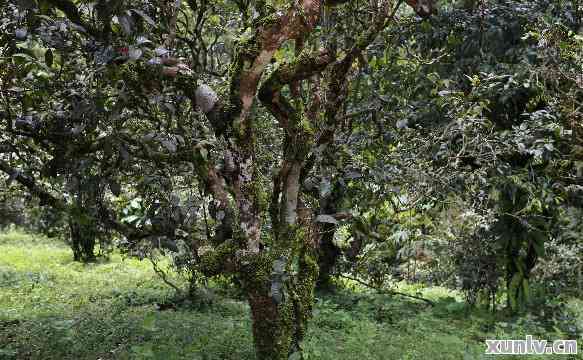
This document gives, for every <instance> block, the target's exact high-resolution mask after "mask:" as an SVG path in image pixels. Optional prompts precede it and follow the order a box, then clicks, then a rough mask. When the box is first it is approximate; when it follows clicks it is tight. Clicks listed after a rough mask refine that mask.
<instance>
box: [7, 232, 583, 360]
mask: <svg viewBox="0 0 583 360" xmlns="http://www.w3.org/2000/svg"><path fill="white" fill-rule="evenodd" d="M401 290H403V291H407V290H411V289H407V287H406V286H405V287H403V289H401ZM172 295H173V294H172V292H171V291H170V290H169V289H168V288H167V287H166V286H164V285H163V283H162V282H161V281H160V280H159V279H158V278H157V276H156V274H155V273H154V272H153V271H152V269H151V266H150V264H149V263H148V262H145V261H144V262H140V261H137V260H133V259H122V258H121V257H120V256H119V255H114V256H112V258H111V260H110V261H109V262H102V263H96V264H90V265H82V264H78V263H74V262H72V255H71V252H70V250H69V249H68V248H67V247H66V246H65V245H62V244H60V243H58V242H55V241H51V240H47V239H42V238H38V237H34V238H33V237H31V236H28V235H23V234H21V233H15V232H12V233H7V234H0V359H43V360H45V359H254V355H253V345H252V338H251V323H250V319H249V315H248V307H247V305H246V304H245V302H242V301H239V300H234V299H230V298H227V297H217V298H216V299H215V301H214V303H213V304H212V305H210V306H208V307H206V308H202V309H199V310H192V309H190V310H189V309H186V308H184V309H182V308H179V309H178V310H167V311H159V310H157V306H156V304H157V303H161V302H165V301H167V299H168V298H170V297H171V296H172ZM424 296H426V297H428V298H431V299H433V300H434V301H436V302H437V306H435V307H433V308H431V307H428V306H427V305H425V304H423V303H420V302H416V301H414V300H411V301H410V300H407V299H405V298H399V297H388V296H386V295H375V294H371V293H368V292H366V291H364V290H362V289H355V290H354V291H349V290H343V291H341V292H339V293H337V294H336V295H327V296H320V297H319V298H318V303H317V305H316V308H315V312H314V319H313V321H312V322H311V327H310V331H309V334H308V337H307V339H306V342H305V343H304V349H305V358H306V359H324V360H325V359H330V360H332V359H334V360H342V359H346V360H349V359H350V360H352V359H359V360H364V359H486V358H487V357H485V356H484V355H482V354H483V352H484V350H485V345H484V340H485V339H490V338H519V339H520V338H524V336H525V335H526V334H532V335H535V336H537V337H539V338H541V339H548V340H552V339H559V338H564V337H565V336H566V335H565V334H564V333H562V332H561V331H560V330H559V329H558V328H556V329H554V330H553V329H552V328H551V329H549V328H548V327H546V328H545V327H542V326H541V323H540V322H538V321H537V320H536V319H533V318H528V317H526V318H522V319H517V320H514V321H509V320H507V319H506V320H505V319H503V318H501V317H500V316H497V317H496V318H497V319H494V318H493V316H492V315H491V314H488V313H483V312H479V311H475V310H474V311H469V310H468V309H467V308H466V307H465V306H463V303H462V302H460V299H459V298H458V297H456V294H454V293H451V292H450V291H448V290H446V289H442V288H432V289H428V290H424ZM572 307H573V311H574V312H578V314H579V317H578V319H577V320H576V321H578V322H579V324H578V326H579V328H581V327H583V323H582V322H581V320H582V319H583V301H581V300H579V301H575V300H574V301H573V302H572ZM579 345H580V346H581V342H580V344H579ZM495 358H496V359H503V358H504V357H495ZM508 358H510V357H508ZM524 358H528V357H524ZM532 358H533V359H534V358H536V359H540V358H541V357H540V356H539V357H532ZM543 358H551V357H550V356H545V357H543ZM555 358H557V359H567V358H568V357H565V356H562V357H561V356H556V357H555ZM572 358H574V357H572ZM581 358H582V357H581V356H580V357H579V359H581Z"/></svg>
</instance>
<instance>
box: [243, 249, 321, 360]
mask: <svg viewBox="0 0 583 360" xmlns="http://www.w3.org/2000/svg"><path fill="white" fill-rule="evenodd" d="M297 260H298V264H299V270H298V272H297V274H294V275H289V277H288V275H287V274H286V276H281V275H283V273H280V274H278V270H277V268H278V266H279V265H277V263H278V261H281V260H280V259H276V260H275V261H269V260H268V259H267V258H266V257H265V256H261V255H259V256H258V257H257V258H256V261H255V262H254V263H251V264H250V265H249V267H250V269H253V270H252V271H251V272H247V271H246V274H247V281H246V282H245V287H246V290H247V293H248V297H249V305H250V307H251V315H252V319H253V340H254V344H255V349H256V354H257V359H259V360H280V359H281V360H284V359H288V358H289V356H290V355H292V354H294V353H296V352H301V343H302V341H303V339H304V336H305V332H306V329H307V325H308V320H309V319H310V318H311V316H312V308H313V305H314V287H315V284H316V279H317V277H318V266H317V263H316V261H315V259H314V258H313V257H312V256H311V255H310V254H307V253H306V252H304V251H301V253H300V255H299V257H298V258H297Z"/></svg>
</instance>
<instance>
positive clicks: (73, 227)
mask: <svg viewBox="0 0 583 360" xmlns="http://www.w3.org/2000/svg"><path fill="white" fill-rule="evenodd" d="M69 230H70V236H71V249H72V250H73V258H74V260H75V261H81V262H89V261H93V260H95V253H94V248H95V231H94V229H93V227H92V226H91V225H86V224H82V223H81V222H80V221H78V220H76V219H74V218H73V217H69Z"/></svg>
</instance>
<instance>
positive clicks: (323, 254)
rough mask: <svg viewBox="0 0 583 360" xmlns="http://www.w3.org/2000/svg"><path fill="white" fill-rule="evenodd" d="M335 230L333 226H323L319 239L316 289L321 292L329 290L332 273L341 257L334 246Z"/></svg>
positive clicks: (338, 250)
mask: <svg viewBox="0 0 583 360" xmlns="http://www.w3.org/2000/svg"><path fill="white" fill-rule="evenodd" d="M335 229H336V227H335V226H334V225H333V224H326V225H325V226H323V234H322V235H321V238H320V246H319V248H318V265H319V268H320V272H319V276H318V283H317V287H318V289H321V290H329V289H331V287H332V272H333V270H334V267H335V266H336V263H337V262H338V258H339V257H340V255H341V252H340V249H338V247H337V246H336V245H335V244H334V231H335Z"/></svg>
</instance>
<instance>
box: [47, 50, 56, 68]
mask: <svg viewBox="0 0 583 360" xmlns="http://www.w3.org/2000/svg"><path fill="white" fill-rule="evenodd" d="M53 60H54V57H53V51H52V50H51V49H47V51H46V52H45V64H47V66H48V67H51V66H53Z"/></svg>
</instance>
